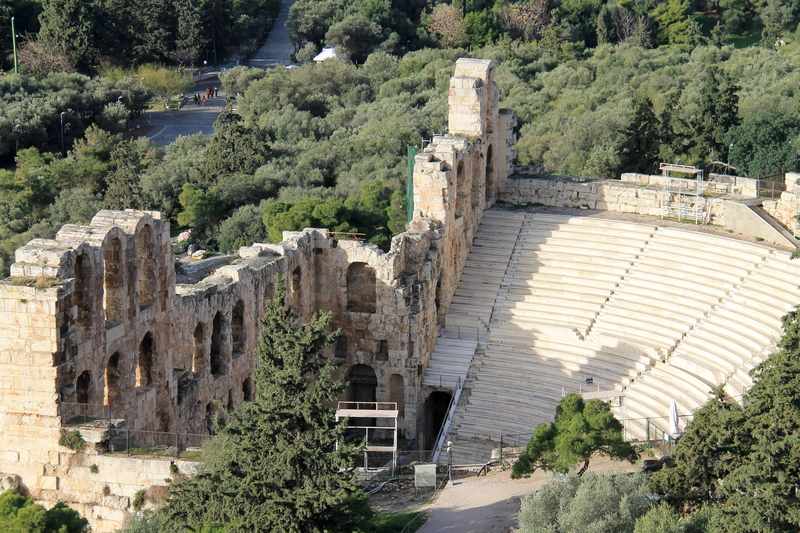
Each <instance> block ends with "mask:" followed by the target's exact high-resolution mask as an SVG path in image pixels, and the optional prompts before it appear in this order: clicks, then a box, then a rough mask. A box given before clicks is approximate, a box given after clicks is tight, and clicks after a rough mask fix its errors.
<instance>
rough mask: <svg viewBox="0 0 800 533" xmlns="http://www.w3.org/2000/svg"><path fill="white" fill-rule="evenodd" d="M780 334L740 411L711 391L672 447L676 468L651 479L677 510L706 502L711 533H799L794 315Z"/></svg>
mask: <svg viewBox="0 0 800 533" xmlns="http://www.w3.org/2000/svg"><path fill="white" fill-rule="evenodd" d="M783 329H784V335H783V337H782V339H781V341H780V343H779V345H778V348H779V350H778V352H776V353H775V354H773V355H772V356H770V358H769V359H767V360H766V361H764V362H763V363H761V364H760V365H758V366H757V367H756V368H755V369H754V370H753V371H752V372H751V375H752V376H753V382H754V383H753V387H752V388H751V389H750V390H749V391H748V392H747V394H746V395H745V398H744V400H745V402H744V403H745V407H744V408H741V407H739V406H738V405H737V404H730V403H726V402H725V401H724V400H723V399H722V390H721V388H720V389H717V390H716V391H715V395H714V398H712V399H710V400H709V401H708V402H707V403H706V405H705V406H704V407H703V408H701V409H700V410H698V411H697V413H695V418H694V420H693V421H692V422H691V423H690V424H689V426H688V427H687V428H686V433H685V434H684V435H683V436H682V437H681V438H680V439H679V440H678V444H677V446H676V451H675V456H674V458H675V461H676V467H675V468H674V469H671V470H668V471H662V472H659V473H657V474H655V475H654V476H653V483H652V484H651V489H653V490H654V492H655V493H656V494H660V495H664V496H667V500H668V501H670V502H671V503H672V504H673V505H675V506H676V508H677V509H678V510H682V511H689V510H692V509H693V508H695V506H696V504H698V503H703V502H706V503H705V506H704V508H705V510H706V511H709V510H711V511H713V520H712V521H711V522H710V523H713V524H714V527H713V528H711V529H710V530H711V531H714V532H715V533H723V532H730V533H734V532H736V533H741V532H764V533H767V532H775V533H778V532H784V531H800V501H798V498H797V491H798V487H800V394H798V391H799V390H800V310H797V309H795V310H793V311H791V312H789V313H788V314H787V315H786V316H784V317H783ZM687 504H689V505H687ZM701 509H703V507H701Z"/></svg>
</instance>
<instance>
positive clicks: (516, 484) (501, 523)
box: [370, 456, 641, 533]
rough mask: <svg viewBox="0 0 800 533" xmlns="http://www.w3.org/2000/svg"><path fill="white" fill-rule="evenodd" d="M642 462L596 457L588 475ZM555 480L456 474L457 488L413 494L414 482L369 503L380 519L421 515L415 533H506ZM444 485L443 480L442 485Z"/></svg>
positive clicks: (544, 476) (635, 467) (497, 471)
mask: <svg viewBox="0 0 800 533" xmlns="http://www.w3.org/2000/svg"><path fill="white" fill-rule="evenodd" d="M640 468H641V462H639V463H637V464H635V465H632V464H630V463H627V462H620V461H614V460H611V459H609V458H608V457H600V456H595V457H594V458H593V459H592V462H591V463H590V466H589V470H591V471H592V472H598V473H622V472H634V471H637V470H639V469H640ZM551 479H552V475H550V474H547V473H539V472H537V473H535V474H534V475H532V476H531V477H529V478H526V479H511V470H510V468H509V469H507V470H505V471H503V470H501V469H499V468H498V469H495V470H492V471H490V472H489V474H488V475H481V476H477V475H476V474H475V473H474V472H467V471H456V472H454V475H453V484H452V485H449V484H447V483H446V482H444V483H442V484H443V485H444V486H443V487H441V488H439V489H438V490H436V491H434V490H433V489H416V490H415V489H414V488H413V486H412V485H411V484H412V481H411V480H410V479H408V480H403V481H401V485H400V486H398V483H396V482H395V483H390V484H389V485H388V486H387V487H385V488H384V489H383V490H382V491H381V492H378V493H377V494H374V495H372V496H371V497H370V505H371V506H372V508H373V509H374V510H375V512H376V513H378V514H401V513H413V512H417V513H423V514H424V515H426V516H427V521H426V522H425V524H424V525H423V526H422V527H421V528H419V529H418V530H417V533H438V532H447V531H453V532H458V533H508V532H509V531H513V530H514V529H515V528H516V527H517V526H518V515H519V506H520V501H521V500H522V497H523V496H526V495H528V494H531V493H533V492H535V491H537V490H539V489H540V488H542V486H544V485H545V484H546V483H547V482H548V481H550V480H551ZM440 481H441V480H440Z"/></svg>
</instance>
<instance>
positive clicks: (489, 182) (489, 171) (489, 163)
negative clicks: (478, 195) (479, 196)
mask: <svg viewBox="0 0 800 533" xmlns="http://www.w3.org/2000/svg"><path fill="white" fill-rule="evenodd" d="M494 181H495V179H494V152H493V150H492V145H491V144H490V145H489V148H488V149H487V150H486V201H489V200H491V199H493V198H494V197H495V190H494V188H495V184H494Z"/></svg>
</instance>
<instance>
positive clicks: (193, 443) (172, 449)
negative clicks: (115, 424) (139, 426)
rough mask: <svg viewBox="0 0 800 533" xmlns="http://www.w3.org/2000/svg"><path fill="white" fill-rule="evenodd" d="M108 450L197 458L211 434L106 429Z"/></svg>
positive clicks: (131, 453)
mask: <svg viewBox="0 0 800 533" xmlns="http://www.w3.org/2000/svg"><path fill="white" fill-rule="evenodd" d="M108 433H109V435H108V451H109V452H112V453H124V454H126V455H148V456H161V457H181V458H184V459H198V458H199V457H200V450H201V448H202V447H203V444H204V443H205V442H206V441H209V440H211V438H212V436H211V435H202V434H199V433H168V432H163V431H142V430H133V429H128V428H120V429H109V430H108Z"/></svg>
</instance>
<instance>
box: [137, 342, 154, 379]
mask: <svg viewBox="0 0 800 533" xmlns="http://www.w3.org/2000/svg"><path fill="white" fill-rule="evenodd" d="M154 344H155V343H154V342H153V334H152V333H150V332H147V334H146V335H145V336H144V338H143V339H142V342H141V343H139V364H138V365H136V386H137V387H149V386H150V384H151V383H152V382H153V351H154V346H153V345H154Z"/></svg>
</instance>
